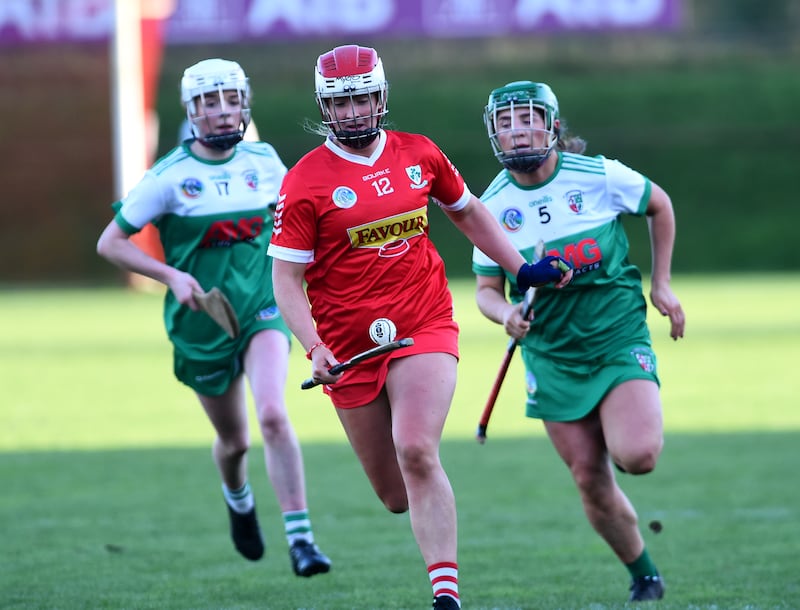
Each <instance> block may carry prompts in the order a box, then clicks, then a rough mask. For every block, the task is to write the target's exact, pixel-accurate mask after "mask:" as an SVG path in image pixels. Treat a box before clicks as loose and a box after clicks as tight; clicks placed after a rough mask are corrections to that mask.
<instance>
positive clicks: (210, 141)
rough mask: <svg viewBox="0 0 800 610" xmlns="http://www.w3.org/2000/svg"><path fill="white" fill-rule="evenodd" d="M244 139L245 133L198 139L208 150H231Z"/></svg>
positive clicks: (238, 132)
mask: <svg viewBox="0 0 800 610" xmlns="http://www.w3.org/2000/svg"><path fill="white" fill-rule="evenodd" d="M243 139H244V131H242V130H239V131H234V132H233V133H223V134H220V135H215V136H206V137H205V138H197V141H198V142H200V144H202V145H203V146H205V147H206V148H213V149H214V150H230V149H231V148H233V147H234V146H236V145H237V144H238V143H239V142H241V141H242V140H243Z"/></svg>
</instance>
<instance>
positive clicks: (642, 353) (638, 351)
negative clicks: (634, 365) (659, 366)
mask: <svg viewBox="0 0 800 610" xmlns="http://www.w3.org/2000/svg"><path fill="white" fill-rule="evenodd" d="M631 356H633V357H634V358H636V361H637V362H638V363H639V366H641V367H642V370H643V371H644V372H645V373H653V372H655V370H656V357H655V354H653V351H652V350H651V349H648V348H646V347H637V348H634V349H632V350H631Z"/></svg>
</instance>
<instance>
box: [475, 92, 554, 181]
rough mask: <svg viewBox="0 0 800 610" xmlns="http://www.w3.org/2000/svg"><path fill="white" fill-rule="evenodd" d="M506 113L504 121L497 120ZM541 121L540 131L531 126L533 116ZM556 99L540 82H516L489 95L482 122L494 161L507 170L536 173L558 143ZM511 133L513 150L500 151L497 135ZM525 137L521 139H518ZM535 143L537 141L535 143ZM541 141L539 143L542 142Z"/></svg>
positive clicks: (501, 148) (508, 135)
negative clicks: (521, 118) (523, 118)
mask: <svg viewBox="0 0 800 610" xmlns="http://www.w3.org/2000/svg"><path fill="white" fill-rule="evenodd" d="M520 110H522V111H523V112H522V114H527V115H528V117H530V118H529V121H526V122H524V124H518V122H519V117H518V115H519V114H520ZM503 111H508V114H509V117H508V119H506V118H505V115H504V117H503V120H502V121H498V115H499V114H500V113H501V112H503ZM535 114H538V115H540V116H541V117H542V118H543V119H544V128H537V127H534V126H533V125H532V121H533V116H534V115H535ZM557 120H558V100H557V99H556V96H555V94H554V93H553V91H552V90H551V89H550V87H548V86H547V85H545V84H544V83H534V82H531V81H516V82H513V83H509V84H507V85H505V86H503V87H500V88H499V89H495V90H494V91H492V92H491V93H490V94H489V102H488V103H487V104H486V108H485V109H484V112H483V122H484V124H485V125H486V131H487V133H488V135H489V142H490V143H491V145H492V150H493V151H494V156H495V158H496V159H497V160H498V161H499V162H500V163H501V164H502V165H503V167H505V168H506V169H509V170H511V171H516V172H522V173H530V172H533V171H536V170H537V169H539V167H541V165H542V164H543V163H544V162H545V161H546V160H547V157H549V156H550V153H551V152H552V150H553V149H554V148H555V146H556V143H557V142H558V129H557V127H556V121H557ZM512 132H513V134H514V136H515V137H514V148H513V149H509V150H504V149H503V147H502V145H501V143H500V138H501V136H506V137H510V136H511V133H512ZM521 135H525V136H526V137H525V138H521V137H520V136H521ZM537 139H538V140H539V142H537V141H536V140H537ZM542 140H543V141H542Z"/></svg>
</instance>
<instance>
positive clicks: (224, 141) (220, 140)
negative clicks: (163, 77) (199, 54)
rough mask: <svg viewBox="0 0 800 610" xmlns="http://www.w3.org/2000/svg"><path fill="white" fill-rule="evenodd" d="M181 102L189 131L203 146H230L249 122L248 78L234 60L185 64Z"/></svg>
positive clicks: (240, 137) (205, 60)
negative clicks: (189, 127)
mask: <svg viewBox="0 0 800 610" xmlns="http://www.w3.org/2000/svg"><path fill="white" fill-rule="evenodd" d="M181 102H182V103H183V105H184V107H185V108H186V119H187V120H188V121H189V124H190V125H191V129H192V134H193V135H194V137H195V138H197V140H198V141H199V142H200V143H201V144H203V145H204V146H208V147H211V148H216V149H218V150H223V151H224V150H230V149H231V148H233V147H234V146H235V145H236V144H238V143H239V142H241V141H242V140H243V139H244V133H245V131H247V126H248V125H249V124H250V81H249V79H248V78H247V76H246V75H245V73H244V70H242V68H241V66H240V65H239V64H238V63H236V62H235V61H230V60H227V59H216V58H215V59H204V60H203V61H200V62H198V63H196V64H194V65H193V66H190V67H188V68H186V70H185V71H184V73H183V78H182V79H181Z"/></svg>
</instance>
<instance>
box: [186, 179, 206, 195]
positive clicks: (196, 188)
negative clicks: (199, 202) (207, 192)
mask: <svg viewBox="0 0 800 610" xmlns="http://www.w3.org/2000/svg"><path fill="white" fill-rule="evenodd" d="M181 192H182V193H183V194H184V195H186V196H187V197H188V198H189V199H197V198H198V197H199V196H200V195H201V194H202V192H203V183H202V182H200V181H199V180H198V179H197V178H186V179H185V180H184V181H183V182H181Z"/></svg>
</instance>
